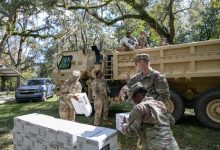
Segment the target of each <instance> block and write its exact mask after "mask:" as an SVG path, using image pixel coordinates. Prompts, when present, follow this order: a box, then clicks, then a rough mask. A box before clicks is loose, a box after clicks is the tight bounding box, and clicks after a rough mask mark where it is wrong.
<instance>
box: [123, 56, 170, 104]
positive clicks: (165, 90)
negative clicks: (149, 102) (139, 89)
mask: <svg viewBox="0 0 220 150" xmlns="http://www.w3.org/2000/svg"><path fill="white" fill-rule="evenodd" d="M149 60H150V56H149V55H148V54H143V53H142V54H137V55H136V57H135V59H134V62H135V65H136V70H137V72H138V73H137V74H136V75H134V76H133V77H131V78H130V79H129V80H128V83H127V85H128V88H130V87H131V86H132V85H133V84H135V83H137V82H141V83H142V84H143V86H144V87H145V88H146V89H147V96H148V97H153V98H154V99H155V100H158V101H163V102H164V103H166V102H167V100H168V99H169V97H170V92H169V86H168V82H167V80H166V78H165V76H164V75H163V74H161V73H160V72H158V71H156V70H154V69H152V68H151V67H150V62H149Z"/></svg>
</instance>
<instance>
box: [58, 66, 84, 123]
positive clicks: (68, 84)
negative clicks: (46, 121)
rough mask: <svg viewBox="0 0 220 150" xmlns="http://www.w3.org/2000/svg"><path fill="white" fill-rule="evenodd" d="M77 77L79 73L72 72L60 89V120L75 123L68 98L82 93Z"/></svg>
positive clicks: (71, 105) (72, 109)
mask: <svg viewBox="0 0 220 150" xmlns="http://www.w3.org/2000/svg"><path fill="white" fill-rule="evenodd" d="M79 76H80V72H79V71H75V70H74V71H73V74H72V76H71V77H70V78H69V79H67V80H65V81H64V83H63V85H62V86H61V88H60V99H59V115H60V118H61V119H65V120H70V121H75V110H74V107H73V104H72V102H71V100H70V97H71V95H74V94H76V93H81V91H82V86H81V83H80V82H79V81H78V80H79Z"/></svg>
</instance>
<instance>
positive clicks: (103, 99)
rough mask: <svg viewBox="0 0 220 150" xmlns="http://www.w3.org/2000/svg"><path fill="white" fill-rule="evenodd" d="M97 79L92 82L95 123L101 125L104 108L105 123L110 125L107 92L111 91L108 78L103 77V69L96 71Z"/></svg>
mask: <svg viewBox="0 0 220 150" xmlns="http://www.w3.org/2000/svg"><path fill="white" fill-rule="evenodd" d="M95 74H96V79H95V80H94V81H93V83H92V97H93V99H94V110H95V116H94V125H96V126H98V125H100V121H101V116H102V110H103V124H104V125H108V124H110V122H108V105H109V102H108V99H107V93H110V89H109V87H108V84H107V81H106V79H105V78H104V77H103V74H102V72H101V70H97V71H96V73H95Z"/></svg>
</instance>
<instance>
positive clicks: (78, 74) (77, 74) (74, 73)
mask: <svg viewBox="0 0 220 150" xmlns="http://www.w3.org/2000/svg"><path fill="white" fill-rule="evenodd" d="M72 77H73V78H74V79H79V77H80V71H79V70H73V71H72Z"/></svg>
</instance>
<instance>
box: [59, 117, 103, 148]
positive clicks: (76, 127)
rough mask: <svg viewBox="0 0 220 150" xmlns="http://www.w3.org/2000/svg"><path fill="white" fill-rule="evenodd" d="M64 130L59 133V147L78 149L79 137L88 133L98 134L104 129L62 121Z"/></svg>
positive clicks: (61, 124)
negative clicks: (95, 132) (94, 132)
mask: <svg viewBox="0 0 220 150" xmlns="http://www.w3.org/2000/svg"><path fill="white" fill-rule="evenodd" d="M58 124H60V126H62V127H63V128H62V130H59V131H57V145H58V146H60V147H63V148H66V149H77V136H80V135H82V134H83V133H85V132H86V131H94V130H96V131H97V132H99V131H101V130H103V129H104V128H103V127H99V128H97V127H95V126H91V125H87V124H81V123H77V122H71V121H66V120H62V121H60V123H58Z"/></svg>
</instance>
